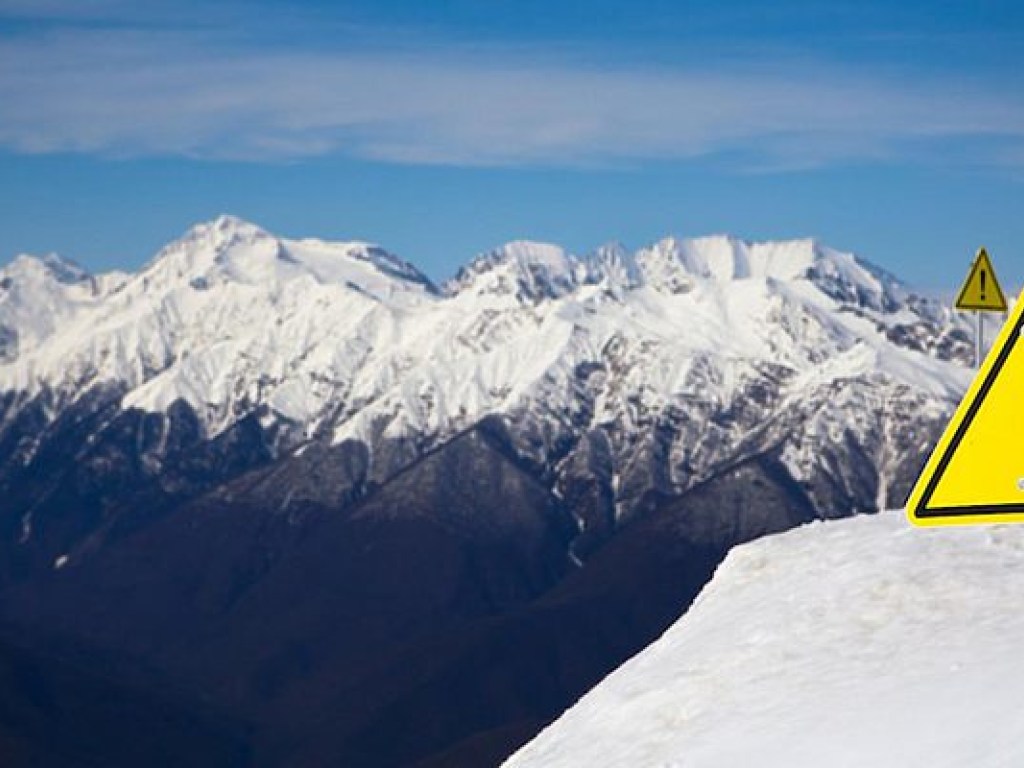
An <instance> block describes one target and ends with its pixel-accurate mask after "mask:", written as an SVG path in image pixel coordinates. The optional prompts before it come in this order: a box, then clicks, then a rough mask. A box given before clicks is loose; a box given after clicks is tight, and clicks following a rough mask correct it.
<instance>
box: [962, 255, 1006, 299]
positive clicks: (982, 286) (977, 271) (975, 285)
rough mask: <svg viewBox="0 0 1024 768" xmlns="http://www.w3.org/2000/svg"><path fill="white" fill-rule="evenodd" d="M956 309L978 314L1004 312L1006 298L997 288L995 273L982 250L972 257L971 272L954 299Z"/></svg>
mask: <svg viewBox="0 0 1024 768" xmlns="http://www.w3.org/2000/svg"><path fill="white" fill-rule="evenodd" d="M956 308H957V309H974V310H977V311H979V312H1005V311H1006V297H1005V296H1003V289H1002V288H1000V287H999V280H997V279H996V271H995V269H993V267H992V260H991V259H990V258H989V257H988V251H986V250H985V249H984V248H982V249H981V250H980V251H978V255H977V256H975V257H974V263H973V264H971V271H970V272H968V273H967V280H966V281H964V285H963V288H961V289H960V295H959V296H957V297H956Z"/></svg>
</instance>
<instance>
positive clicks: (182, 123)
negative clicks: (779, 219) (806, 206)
mask: <svg viewBox="0 0 1024 768" xmlns="http://www.w3.org/2000/svg"><path fill="white" fill-rule="evenodd" d="M7 5H8V6H10V5H11V3H9V2H8V3H7ZM62 5H63V4H62V3H59V2H55V3H54V7H55V8H57V6H62ZM528 54H529V52H523V51H520V52H515V51H510V50H507V49H506V50H502V51H500V52H499V51H488V50H480V49H477V50H474V51H471V52H470V51H464V52H462V53H459V52H454V53H452V52H445V53H442V52H441V49H440V48H439V47H436V46H435V47H430V46H423V48H422V49H421V50H419V51H418V52H417V51H410V50H408V48H403V50H402V51H401V52H399V51H395V50H388V49H385V48H379V49H376V50H374V49H367V48H365V47H363V48H360V49H357V50H350V51H339V50H337V49H332V50H323V49H321V50H318V51H303V50H300V49H298V47H297V46H295V47H282V46H281V45H274V46H269V45H262V44H254V43H253V42H252V41H250V42H249V43H247V44H244V45H243V44H240V43H239V41H238V39H236V38H232V37H229V36H226V35H225V34H224V33H222V32H218V31H215V30H209V29H208V30H202V29H196V30H190V31H185V30H180V29H179V30H176V31H175V30H163V31H161V30H155V29H148V30H139V29H136V30H129V29H62V30H58V31H52V30H51V31H49V32H46V33H41V34H35V35H30V36H25V35H20V36H8V37H7V38H5V39H3V38H0V104H2V105H3V106H2V108H0V147H3V148H5V149H7V150H8V151H14V152H23V153H52V152H80V153H95V154H101V155H106V156H140V155H142V156H144V155H183V156H189V157H197V158H208V159H241V160H254V161H282V160H285V161H286V160H291V159H298V158H306V157H315V156H322V155H328V154H332V153H340V154H345V155H349V156H354V157H360V158H369V159H377V160H383V161H389V162H395V163H428V164H429V163H442V164H461V165H512V166H514V165H563V166H564V165H591V164H596V165H607V164H617V163H629V162H642V161H646V160H652V159H684V158H693V157H701V156H709V155H723V156H727V155H728V156H742V157H743V158H744V162H745V163H747V164H749V165H750V166H754V167H763V168H779V167H787V168H792V167H815V166H821V165H827V164H829V163H835V162H840V161H848V160H873V161H878V160H881V161H889V160H893V159H896V158H898V157H899V158H905V157H907V156H910V157H915V156H916V157H918V158H919V159H920V158H927V157H929V156H933V155H934V153H935V152H937V151H939V150H938V149H936V147H938V146H942V147H944V148H946V149H948V147H949V142H950V141H957V142H959V143H960V144H961V145H962V147H961V151H962V152H963V153H964V154H965V156H964V157H963V158H962V160H963V161H964V162H968V163H977V164H983V163H990V162H991V163H997V162H1003V163H1005V162H1006V158H1007V157H1016V156H1017V155H1018V154H1019V152H1016V151H1013V152H1008V151H1007V149H1006V148H1007V146H1008V145H1009V146H1011V147H1024V100H1022V99H1021V98H1020V96H1019V94H1017V93H1015V92H1012V91H1008V90H1007V91H1000V90H999V89H998V88H996V87H994V86H992V85H991V84H988V83H984V82H972V81H967V80H962V81H951V80H949V79H948V78H942V77H935V78H933V79H928V78H922V77H921V76H920V74H918V75H917V76H915V77H913V78H911V77H910V76H905V77H902V76H900V75H898V74H893V73H887V74H883V73H877V72H876V73H873V74H869V73H864V72H857V71H852V70H850V69H843V68H841V67H837V66H834V65H827V64H824V63H822V62H813V61H789V62H785V63H781V62H778V61H769V60H764V61H747V62H745V63H740V64H736V65H733V66H730V67H727V68H725V69H717V70H707V69H699V68H689V69H669V68H661V69H651V68H648V69H644V68H635V67H616V66H614V65H610V64H602V65H595V64H593V63H592V62H591V63H586V62H584V61H581V60H580V59H579V58H561V59H559V58H552V57H551V56H547V57H545V58H533V57H531V56H530V55H528ZM997 146H998V149H999V151H998V152H997V151H996V147H997Z"/></svg>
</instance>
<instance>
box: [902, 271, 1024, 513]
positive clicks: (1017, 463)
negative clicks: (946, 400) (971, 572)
mask: <svg viewBox="0 0 1024 768" xmlns="http://www.w3.org/2000/svg"><path fill="white" fill-rule="evenodd" d="M981 255H984V251H982V254H981ZM1022 331H1024V294H1022V295H1021V298H1019V299H1018V300H1017V304H1016V305H1015V306H1014V308H1013V312H1012V313H1011V316H1010V319H1009V320H1008V321H1007V322H1006V324H1005V325H1004V326H1003V329H1002V331H1000V333H999V337H998V338H997V339H996V342H995V344H993V346H992V349H991V351H990V352H989V354H988V357H986V358H985V362H984V363H983V364H982V366H981V370H980V371H978V375H977V376H976V377H975V379H974V381H973V382H972V383H971V386H970V388H969V389H968V390H967V394H966V395H965V396H964V399H963V400H962V401H961V403H960V405H959V407H958V408H957V409H956V413H954V414H953V419H952V420H951V421H950V423H949V425H948V426H947V427H946V431H945V432H944V433H943V434H942V437H941V438H940V439H939V443H938V445H937V446H936V447H935V450H934V451H933V452H932V455H931V457H930V458H929V459H928V463H927V464H925V467H924V470H923V471H922V472H921V476H920V477H919V478H918V479H917V483H916V484H915V485H914V489H913V490H912V491H911V492H910V497H909V498H908V499H907V516H908V517H909V518H910V521H911V522H913V523H916V524H917V525H976V524H979V523H1002V522H1024V451H1022V449H1021V440H1022V438H1024V396H1022V394H1024V341H1022V340H1021V333H1022Z"/></svg>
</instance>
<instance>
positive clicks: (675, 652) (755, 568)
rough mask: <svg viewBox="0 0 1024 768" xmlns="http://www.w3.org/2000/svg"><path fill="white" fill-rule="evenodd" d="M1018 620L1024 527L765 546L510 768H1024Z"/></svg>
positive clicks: (890, 527)
mask: <svg viewBox="0 0 1024 768" xmlns="http://www.w3.org/2000/svg"><path fill="white" fill-rule="evenodd" d="M1022 607H1024V527H1020V526H1017V527H1014V526H990V527H976V528H966V529H953V528H938V529H918V528H912V527H911V526H910V525H909V523H908V522H907V521H906V518H905V516H904V515H903V513H902V512H886V513H883V514H881V515H877V516H863V517H857V518H853V519H849V520H843V521H837V522H828V523H815V524H812V525H808V526H804V527H803V528H800V529H797V530H794V531H791V532H789V533H786V534H782V535H778V536H773V537H769V538H765V539H762V540H759V541H756V542H754V543H751V544H747V545H745V546H742V547H739V548H737V549H735V550H733V551H732V553H730V555H729V556H728V558H727V559H726V561H725V562H724V563H723V565H722V566H721V567H720V568H719V570H718V572H717V573H716V575H715V577H714V579H713V580H712V582H711V583H710V584H709V585H708V587H707V588H706V589H705V590H704V592H703V593H702V594H701V596H700V597H699V598H698V600H697V602H696V603H695V604H694V606H693V607H692V608H691V610H690V611H689V612H688V613H687V614H686V616H685V617H683V618H682V619H681V620H680V621H678V622H677V623H676V624H675V625H674V626H672V627H671V628H670V629H669V630H668V631H667V632H666V633H665V635H664V636H663V637H662V638H661V639H659V640H658V641H657V642H655V643H654V644H653V645H651V646H650V647H649V648H647V649H646V650H644V651H643V652H641V653H640V654H639V655H638V656H636V657H635V658H633V659H632V660H630V661H629V662H627V663H626V664H625V665H623V666H622V667H621V668H620V669H618V670H617V671H615V672H614V673H612V674H611V675H610V676H609V677H608V678H606V679H605V680H604V681H603V682H602V683H600V684H599V685H598V686H597V687H596V688H595V689H594V690H592V691H591V692H590V693H588V694H587V695H586V696H585V697H584V698H583V699H581V700H580V702H579V703H577V704H576V705H575V706H574V707H573V708H571V709H570V710H569V711H567V712H566V713H565V714H564V715H563V716H562V717H561V718H560V719H559V720H558V721H556V722H555V723H554V724H553V725H551V726H550V727H549V728H548V729H547V730H545V731H544V732H543V733H542V734H541V735H540V736H538V737H537V739H535V740H534V741H533V742H532V743H531V744H529V745H527V746H526V747H524V748H523V749H522V750H521V751H520V752H519V753H517V754H516V755H515V756H513V758H511V759H510V760H509V761H508V762H507V763H506V766H508V767H509V768H513V767H514V768H524V766H538V767H539V766H544V767H545V768H558V767H559V766H588V767H592V766H624V767H625V766H629V767H631V768H641V767H643V766H658V767H659V768H669V766H672V767H673V768H684V767H685V768H702V767H704V766H728V767H732V766H787V767H789V768H792V767H793V766H829V768H842V767H845V766H870V767H871V768H879V767H881V766H899V767H900V768H908V767H911V766H922V768H924V767H925V766H927V768H944V767H946V766H948V767H949V768H952V767H953V766H957V767H958V768H959V767H961V766H969V767H970V768H982V767H986V766H991V767H995V766H1021V765H1024V654H1022V653H1021V649H1022V647H1024V610H1022Z"/></svg>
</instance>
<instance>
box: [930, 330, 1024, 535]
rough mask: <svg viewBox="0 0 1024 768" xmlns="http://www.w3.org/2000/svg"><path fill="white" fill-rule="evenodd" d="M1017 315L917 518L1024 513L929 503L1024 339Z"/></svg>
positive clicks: (1018, 508)
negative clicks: (939, 505) (1019, 340)
mask: <svg viewBox="0 0 1024 768" xmlns="http://www.w3.org/2000/svg"><path fill="white" fill-rule="evenodd" d="M1017 314H1018V317H1017V322H1016V323H1015V324H1014V327H1013V330H1012V331H1011V332H1010V337H1009V339H1008V340H1007V342H1006V343H1005V344H1004V345H1003V348H1002V349H1000V350H999V357H998V358H996V361H995V364H994V365H993V366H992V368H990V369H989V372H988V375H987V376H986V377H985V381H984V382H983V383H982V385H981V389H979V390H978V393H977V395H975V397H974V400H973V401H971V405H970V408H968V409H967V413H966V414H965V415H964V418H963V419H962V420H961V421H960V423H959V424H958V425H957V430H956V433H955V434H954V435H953V439H952V440H950V441H949V445H947V446H946V450H945V452H944V453H943V454H942V458H941V459H940V460H939V464H938V466H937V467H936V468H935V471H934V472H932V476H931V477H930V478H929V479H928V485H927V486H925V490H924V493H923V494H921V501H920V503H919V504H918V505H917V508H916V509H914V510H913V513H914V516H915V517H918V518H922V519H923V518H936V517H962V516H966V515H1004V514H1010V513H1014V512H1022V513H1024V503H1020V504H973V505H970V506H963V507H929V506H928V502H929V501H930V500H931V497H932V494H933V493H935V489H936V488H937V487H938V485H939V481H940V480H941V479H942V475H943V474H944V473H945V471H946V468H947V467H948V466H949V462H950V461H952V460H953V455H954V454H955V453H956V449H957V448H958V447H959V446H960V442H961V441H962V440H963V438H964V435H966V434H967V430H968V429H969V428H970V426H971V422H973V421H974V417H975V416H976V415H977V414H978V411H979V409H980V408H981V406H982V404H983V403H984V402H985V398H986V397H988V393H989V391H990V390H991V389H992V387H993V386H994V385H995V383H996V379H998V378H999V372H1000V371H1002V370H1003V366H1004V365H1005V364H1006V361H1007V360H1008V359H1009V357H1010V353H1011V352H1013V349H1014V347H1015V346H1016V345H1017V340H1018V339H1020V336H1021V331H1022V330H1024V312H1020V313H1017Z"/></svg>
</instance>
